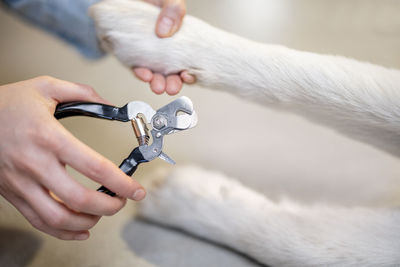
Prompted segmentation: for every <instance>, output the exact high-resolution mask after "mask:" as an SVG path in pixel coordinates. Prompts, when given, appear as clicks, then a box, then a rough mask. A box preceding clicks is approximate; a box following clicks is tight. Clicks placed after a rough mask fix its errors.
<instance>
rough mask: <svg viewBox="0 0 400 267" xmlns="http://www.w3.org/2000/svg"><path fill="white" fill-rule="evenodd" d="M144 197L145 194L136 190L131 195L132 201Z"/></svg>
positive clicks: (141, 190) (140, 190)
mask: <svg viewBox="0 0 400 267" xmlns="http://www.w3.org/2000/svg"><path fill="white" fill-rule="evenodd" d="M145 195H146V192H145V191H144V190H143V189H138V190H136V191H135V193H133V199H134V200H136V201H139V200H142V199H143V198H144V196H145Z"/></svg>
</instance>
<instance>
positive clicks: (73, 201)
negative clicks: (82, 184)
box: [67, 190, 90, 211]
mask: <svg viewBox="0 0 400 267" xmlns="http://www.w3.org/2000/svg"><path fill="white" fill-rule="evenodd" d="M67 201H68V203H69V206H70V208H72V209H73V210H76V211H84V210H85V209H86V208H87V207H88V205H89V203H90V196H89V194H88V192H86V190H81V192H80V193H79V194H75V195H74V196H73V197H71V198H70V199H69V200H67Z"/></svg>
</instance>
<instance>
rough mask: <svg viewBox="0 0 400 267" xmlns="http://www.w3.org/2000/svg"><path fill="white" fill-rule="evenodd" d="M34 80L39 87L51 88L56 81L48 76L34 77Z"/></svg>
mask: <svg viewBox="0 0 400 267" xmlns="http://www.w3.org/2000/svg"><path fill="white" fill-rule="evenodd" d="M35 80H36V82H37V85H38V86H39V87H48V86H53V85H54V84H55V83H56V81H57V79H56V78H54V77H52V76H49V75H42V76H39V77H36V79H35Z"/></svg>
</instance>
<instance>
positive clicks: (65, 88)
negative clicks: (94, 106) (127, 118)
mask: <svg viewBox="0 0 400 267" xmlns="http://www.w3.org/2000/svg"><path fill="white" fill-rule="evenodd" d="M37 79H39V80H41V81H40V83H39V84H40V85H41V86H40V87H41V89H42V90H43V91H45V94H46V95H48V96H49V97H50V98H52V99H54V100H55V101H57V102H58V103H63V102H71V101H88V102H99V103H104V104H109V102H108V101H106V100H105V99H103V98H102V97H101V96H100V95H99V94H97V92H96V91H95V90H94V89H93V88H92V87H90V86H89V85H85V84H80V83H73V82H67V81H63V80H59V79H56V78H52V77H39V78H37ZM42 80H45V81H42Z"/></svg>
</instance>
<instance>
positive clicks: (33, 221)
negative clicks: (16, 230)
mask: <svg viewBox="0 0 400 267" xmlns="http://www.w3.org/2000/svg"><path fill="white" fill-rule="evenodd" d="M28 221H29V222H30V224H31V225H32V226H33V227H34V228H36V229H38V230H40V231H43V229H44V227H45V224H44V223H43V221H42V220H41V219H40V218H39V217H37V216H35V217H32V218H29V220H28Z"/></svg>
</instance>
